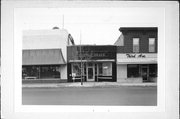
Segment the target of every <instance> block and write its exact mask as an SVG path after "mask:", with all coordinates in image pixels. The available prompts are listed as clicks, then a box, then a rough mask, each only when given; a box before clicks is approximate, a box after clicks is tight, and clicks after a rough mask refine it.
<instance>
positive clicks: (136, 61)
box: [117, 58, 157, 64]
mask: <svg viewBox="0 0 180 119" xmlns="http://www.w3.org/2000/svg"><path fill="white" fill-rule="evenodd" d="M117 64H157V59H155V58H144V59H140V58H138V59H118V60H117Z"/></svg>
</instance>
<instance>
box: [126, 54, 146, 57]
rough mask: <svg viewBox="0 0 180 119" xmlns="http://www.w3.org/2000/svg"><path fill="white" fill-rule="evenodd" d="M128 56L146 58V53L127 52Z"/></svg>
mask: <svg viewBox="0 0 180 119" xmlns="http://www.w3.org/2000/svg"><path fill="white" fill-rule="evenodd" d="M126 56H127V58H145V57H146V55H144V54H142V53H141V54H126Z"/></svg>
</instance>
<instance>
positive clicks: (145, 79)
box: [141, 66, 149, 82]
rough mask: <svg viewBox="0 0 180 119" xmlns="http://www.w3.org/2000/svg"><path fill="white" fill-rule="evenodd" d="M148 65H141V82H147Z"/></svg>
mask: <svg viewBox="0 0 180 119" xmlns="http://www.w3.org/2000/svg"><path fill="white" fill-rule="evenodd" d="M148 74H149V73H148V67H147V66H141V75H142V78H143V82H147V81H148V78H149V75H148Z"/></svg>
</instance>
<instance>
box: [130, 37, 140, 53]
mask: <svg viewBox="0 0 180 119" xmlns="http://www.w3.org/2000/svg"><path fill="white" fill-rule="evenodd" d="M135 39H138V45H135V44H134V40H135ZM132 40H133V41H132V44H133V53H139V50H140V45H139V44H140V38H138V37H134V38H133V39H132ZM135 46H138V51H136V48H135Z"/></svg>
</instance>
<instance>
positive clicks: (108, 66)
mask: <svg viewBox="0 0 180 119" xmlns="http://www.w3.org/2000/svg"><path fill="white" fill-rule="evenodd" d="M98 73H99V75H100V76H112V63H99V64H98Z"/></svg>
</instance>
